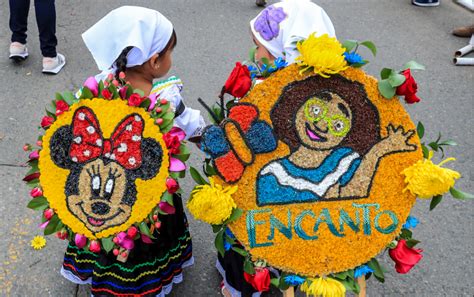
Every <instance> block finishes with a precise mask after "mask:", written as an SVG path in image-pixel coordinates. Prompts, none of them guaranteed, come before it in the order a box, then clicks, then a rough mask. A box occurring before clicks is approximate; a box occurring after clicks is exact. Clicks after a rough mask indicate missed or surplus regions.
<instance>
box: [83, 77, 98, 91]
mask: <svg viewBox="0 0 474 297" xmlns="http://www.w3.org/2000/svg"><path fill="white" fill-rule="evenodd" d="M84 87H86V88H88V89H89V90H90V91H91V92H92V94H93V95H94V96H97V95H98V94H99V83H97V80H95V77H93V76H91V77H89V78H88V79H86V81H85V82H84Z"/></svg>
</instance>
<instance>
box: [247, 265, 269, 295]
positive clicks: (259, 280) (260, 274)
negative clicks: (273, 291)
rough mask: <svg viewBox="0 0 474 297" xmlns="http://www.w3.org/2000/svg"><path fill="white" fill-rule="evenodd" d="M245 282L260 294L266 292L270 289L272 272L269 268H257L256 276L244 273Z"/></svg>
mask: <svg viewBox="0 0 474 297" xmlns="http://www.w3.org/2000/svg"><path fill="white" fill-rule="evenodd" d="M244 278H245V280H246V281H247V282H248V283H249V284H251V285H252V287H254V288H255V290H257V291H259V292H265V291H268V290H269V289H270V272H269V271H268V268H261V267H256V268H255V274H248V273H247V272H244Z"/></svg>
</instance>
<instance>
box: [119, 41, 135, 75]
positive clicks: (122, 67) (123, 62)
mask: <svg viewBox="0 0 474 297" xmlns="http://www.w3.org/2000/svg"><path fill="white" fill-rule="evenodd" d="M132 48H133V46H127V47H126V48H125V49H124V50H123V51H122V52H121V53H120V55H119V56H118V58H117V60H115V66H116V67H117V70H115V78H116V79H118V78H119V74H120V72H125V71H126V70H127V55H128V53H129V52H130V51H131V50H132Z"/></svg>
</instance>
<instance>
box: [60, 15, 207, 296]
mask: <svg viewBox="0 0 474 297" xmlns="http://www.w3.org/2000/svg"><path fill="white" fill-rule="evenodd" d="M83 39H84V42H85V43H86V46H87V48H88V49H89V50H90V52H91V53H92V56H93V57H94V60H95V61H96V63H97V66H98V67H99V69H100V70H102V71H103V73H102V77H106V76H107V75H110V74H112V75H116V76H119V73H121V72H124V73H125V79H126V80H127V81H128V82H130V84H131V85H132V87H133V88H134V89H141V90H143V91H144V92H145V95H147V96H148V97H149V98H150V99H152V100H158V99H167V100H168V101H170V102H171V103H172V105H173V106H174V109H175V114H176V118H175V124H176V125H177V126H179V127H180V128H181V129H182V130H184V131H185V133H186V137H187V138H190V137H195V136H198V135H199V133H200V128H201V127H202V126H203V125H204V121H203V120H202V118H201V115H200V112H199V111H197V110H193V109H190V108H188V107H186V106H184V103H183V99H182V97H181V95H180V91H181V88H182V84H181V81H180V80H179V79H177V78H176V77H172V78H170V79H168V80H166V81H161V82H157V83H154V80H155V79H157V78H161V77H163V76H165V75H166V74H167V73H168V71H169V70H170V68H171V64H172V59H171V56H172V53H173V49H174V47H175V46H176V42H177V38H176V33H175V32H174V30H173V25H172V24H171V22H170V21H169V20H168V19H167V18H166V17H164V16H163V15H162V14H161V13H159V12H158V11H155V10H151V9H147V8H143V7H135V6H124V7H120V8H117V9H115V10H113V11H111V12H110V13H109V14H107V15H106V16H105V17H104V18H102V19H101V20H100V21H99V22H97V23H96V24H95V25H94V26H92V27H91V28H90V29H89V30H87V31H86V32H85V33H84V34H83ZM99 78H100V75H99ZM110 116H111V117H113V116H114V115H113V114H111V115H110ZM173 205H174V207H175V213H174V214H168V215H163V216H162V215H157V216H158V217H157V219H155V218H154V220H156V221H157V223H155V226H156V227H155V231H154V233H153V236H154V238H153V239H151V238H148V237H147V238H143V237H142V238H141V239H140V238H139V239H137V240H134V241H133V245H134V248H133V249H131V250H130V254H129V255H128V259H127V261H126V262H125V263H123V262H120V261H118V260H117V255H113V254H111V253H106V252H104V251H103V250H102V251H100V252H99V253H92V252H89V251H88V250H87V249H83V248H78V247H77V246H76V244H75V242H74V240H72V241H71V242H70V243H69V245H68V247H67V251H66V254H65V256H64V262H63V266H62V269H61V274H62V275H63V276H64V277H66V278H67V279H68V280H70V281H72V282H74V283H76V284H90V285H91V293H92V296H160V297H164V296H165V295H167V294H169V293H170V292H171V290H172V288H173V284H177V283H180V282H182V280H183V275H182V270H183V268H185V267H187V266H190V265H192V264H193V257H192V243H191V237H190V234H189V231H188V223H187V219H186V215H185V213H184V210H183V204H182V201H181V197H180V195H178V194H176V193H175V194H173ZM158 222H161V223H160V225H156V224H158ZM135 231H136V229H135ZM127 232H131V231H130V229H129V230H128V231H127ZM130 236H131V237H132V238H133V237H134V235H130Z"/></svg>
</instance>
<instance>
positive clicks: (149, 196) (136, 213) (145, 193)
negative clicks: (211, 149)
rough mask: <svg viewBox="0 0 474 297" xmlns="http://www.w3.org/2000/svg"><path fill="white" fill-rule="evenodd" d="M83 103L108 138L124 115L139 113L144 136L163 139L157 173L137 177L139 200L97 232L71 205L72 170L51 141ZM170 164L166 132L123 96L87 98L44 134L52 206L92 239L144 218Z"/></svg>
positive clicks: (44, 175)
mask: <svg viewBox="0 0 474 297" xmlns="http://www.w3.org/2000/svg"><path fill="white" fill-rule="evenodd" d="M81 107H87V108H89V109H90V110H92V111H93V112H94V114H95V116H96V118H97V121H98V123H99V125H100V130H101V133H102V136H103V138H104V139H109V138H110V137H111V135H112V133H113V132H114V129H116V127H117V125H118V124H119V123H120V122H121V121H122V120H123V119H124V118H126V117H128V116H130V115H132V114H135V115H138V116H139V117H141V119H142V120H143V127H144V129H143V132H142V137H143V138H150V139H153V140H154V141H155V142H157V143H159V145H160V146H161V150H162V155H163V156H162V160H161V166H160V168H159V169H158V171H157V173H156V175H154V177H152V178H150V179H140V178H137V179H136V180H135V181H134V183H135V186H136V200H135V202H134V204H133V206H132V207H131V212H130V215H129V216H128V218H127V219H126V221H124V222H122V223H121V224H120V225H115V226H111V227H110V228H106V229H104V230H101V231H100V232H95V233H94V232H92V231H91V230H90V228H88V227H87V226H86V225H85V224H84V223H83V222H82V221H81V220H80V219H78V217H77V216H76V215H74V214H73V213H72V212H71V211H70V210H69V209H68V204H67V196H66V194H65V186H66V182H67V179H68V176H69V174H70V170H68V169H64V168H60V167H58V166H57V165H56V163H55V162H54V161H53V160H52V158H51V148H50V142H51V138H52V136H53V134H54V133H55V132H56V131H58V129H60V128H61V127H64V126H67V125H71V123H72V121H73V117H74V114H75V111H76V110H77V109H79V108H81ZM137 119H138V118H137ZM115 167H117V166H115ZM168 167H169V157H168V151H167V149H166V145H165V143H164V141H163V134H162V133H161V132H160V129H159V127H158V126H157V125H155V123H154V120H153V118H151V116H150V115H149V114H148V113H147V112H146V111H145V110H144V109H143V108H140V107H132V106H128V105H127V102H126V101H125V100H120V99H118V100H104V99H99V98H95V99H85V100H81V101H79V102H78V103H76V104H74V105H72V106H70V110H69V111H67V112H65V113H63V114H62V115H60V116H59V117H58V119H57V120H56V121H55V122H54V123H53V124H52V125H51V127H49V129H48V130H47V131H46V133H45V135H44V136H43V149H42V150H41V152H40V158H39V169H40V173H41V176H40V184H41V187H42V188H43V193H44V196H45V197H47V200H48V202H49V205H50V207H51V208H53V209H54V211H55V212H56V213H57V215H58V216H59V219H60V220H61V221H62V223H63V224H64V225H66V226H68V227H69V228H71V230H72V231H73V232H74V233H79V234H83V235H85V236H86V237H88V238H89V239H95V238H105V237H108V236H111V235H114V234H116V233H118V232H121V231H126V230H127V229H128V228H129V227H130V226H131V225H132V224H134V223H139V222H141V221H143V220H144V219H145V218H146V216H147V215H148V214H149V213H150V211H151V210H152V209H153V208H154V207H155V206H156V205H157V204H158V203H159V201H160V198H161V196H162V194H163V192H164V191H166V185H165V181H166V178H167V177H168V174H169V173H168ZM92 168H94V167H92ZM111 168H112V166H111ZM122 178H123V177H122Z"/></svg>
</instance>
